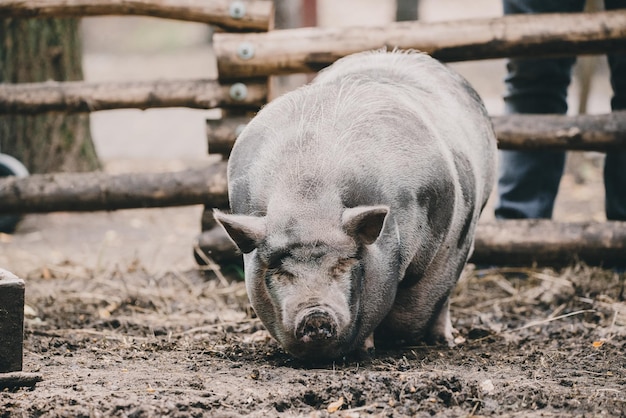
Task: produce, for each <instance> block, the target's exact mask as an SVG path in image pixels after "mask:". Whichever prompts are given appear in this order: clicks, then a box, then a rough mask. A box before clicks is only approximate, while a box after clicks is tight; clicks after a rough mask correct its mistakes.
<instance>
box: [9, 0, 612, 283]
mask: <svg viewBox="0 0 626 418" xmlns="http://www.w3.org/2000/svg"><path fill="white" fill-rule="evenodd" d="M277 1H278V0H277ZM284 1H285V2H286V4H287V5H291V6H292V8H293V5H294V4H296V5H297V4H298V2H296V1H289V0H284ZM401 1H404V0H401ZM295 13H296V14H298V18H304V19H305V20H307V21H309V22H311V21H316V22H317V25H319V26H355V25H385V24H387V23H389V22H392V21H394V20H395V19H396V16H395V15H396V2H395V0H342V1H336V0H317V14H316V15H315V16H310V15H309V16H302V15H301V14H300V10H297V8H296V10H295ZM417 14H418V16H419V19H420V20H422V21H442V20H455V19H468V18H477V17H498V16H501V15H502V9H501V4H500V1H499V0H473V1H471V2H469V1H467V0H421V1H419V7H418V10H417ZM277 23H278V26H289V22H281V21H280V19H278V22H277ZM81 35H82V42H83V70H84V76H85V79H86V80H87V81H113V80H119V81H127V80H156V79H178V78H211V79H215V78H216V77H217V74H216V63H215V58H214V54H213V51H212V47H211V35H212V30H211V28H210V27H208V26H207V25H204V24H198V23H188V22H178V21H173V20H172V21H170V20H165V19H156V18H140V17H92V18H84V19H83V20H82V24H81ZM585 60H586V61H587V65H589V66H590V67H589V68H591V69H592V74H593V75H592V77H591V78H590V80H591V83H590V91H589V99H588V101H587V102H586V110H585V111H586V112H587V113H607V112H610V107H609V101H610V97H611V95H612V92H611V88H610V85H609V80H608V70H607V65H606V59H605V58H604V57H587V58H585ZM580 62H581V61H580V60H579V63H580ZM450 65H451V67H453V68H454V69H456V70H457V71H458V72H460V73H461V74H462V75H463V76H465V77H466V78H467V79H468V80H469V82H470V83H471V84H472V85H473V86H474V87H475V89H476V90H477V91H478V93H479V94H480V95H481V97H482V98H483V100H484V101H485V103H486V106H487V108H488V110H489V112H490V114H491V115H500V114H502V111H503V102H502V94H503V91H504V85H503V78H504V75H505V60H487V61H476V62H465V63H454V64H450ZM578 72H579V71H578V70H577V73H578ZM300 79H301V80H302V79H303V77H300ZM580 80H581V78H580V77H578V76H575V77H574V81H573V83H572V85H571V87H570V94H569V102H570V113H571V114H575V113H577V112H578V111H579V105H580V100H579V98H580V95H581V89H580V87H579V86H580ZM218 112H219V111H217V110H208V111H205V110H193V109H185V108H171V109H148V110H144V111H142V110H132V109H131V110H111V111H102V112H95V113H91V114H90V126H91V128H90V129H91V134H92V138H93V141H94V144H95V146H96V149H97V153H98V156H99V158H100V160H101V161H102V163H103V168H104V170H106V171H107V172H110V173H119V172H137V171H159V170H177V169H183V168H185V167H188V166H190V165H198V164H207V163H209V162H211V161H214V160H215V159H216V158H217V157H215V156H213V157H210V156H209V155H208V153H207V134H206V122H205V120H206V118H207V117H216V116H218V115H219V113H218ZM602 161H603V155H602V154H598V153H574V154H570V157H569V159H568V168H567V169H566V175H565V176H564V177H563V179H562V183H561V192H560V193H559V196H558V198H557V202H556V208H555V214H554V218H555V219H556V220H561V221H565V220H566V221H588V220H603V219H604V188H603V185H602V178H601V167H602ZM491 205H493V199H492V203H491ZM202 209H203V207H202V206H199V205H198V206H190V207H181V208H164V209H135V210H124V211H117V212H94V213H52V214H45V215H29V216H26V217H25V219H24V221H23V222H22V223H21V224H20V225H19V227H18V230H17V233H16V234H14V235H8V234H0V266H3V267H4V268H7V269H9V270H12V271H13V272H14V273H17V274H18V275H21V276H24V277H25V276H26V275H28V274H31V273H32V272H33V271H35V270H36V271H37V272H36V273H34V274H41V271H40V269H41V266H45V267H44V268H52V267H50V266H55V267H54V268H56V269H64V268H69V267H62V266H73V267H72V268H74V267H75V266H77V265H78V266H83V267H85V268H88V269H91V270H95V271H100V270H109V269H115V268H120V266H121V268H129V269H130V268H136V266H137V265H139V266H141V268H145V269H147V270H150V271H153V272H157V271H164V270H172V269H179V270H187V269H191V268H194V267H195V261H194V259H193V255H192V254H193V253H192V243H193V241H194V239H195V237H196V236H197V235H198V234H199V233H200V218H201V214H202ZM483 218H484V219H493V210H492V206H488V208H487V209H486V210H485V212H484V215H483Z"/></svg>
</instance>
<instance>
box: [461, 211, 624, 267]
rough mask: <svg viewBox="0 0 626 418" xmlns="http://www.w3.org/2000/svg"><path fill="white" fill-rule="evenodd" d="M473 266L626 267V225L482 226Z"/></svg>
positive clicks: (546, 223) (517, 222) (522, 223)
mask: <svg viewBox="0 0 626 418" xmlns="http://www.w3.org/2000/svg"><path fill="white" fill-rule="evenodd" d="M470 261H472V262H474V263H477V264H497V265H527V266H528V265H532V264H533V263H536V264H539V265H567V264H571V263H573V262H576V261H584V262H585V263H587V264H591V265H603V266H605V267H610V266H615V265H621V266H624V264H625V263H626V222H618V221H607V222H577V223H560V222H554V221H552V220H548V219H534V220H514V221H511V220H507V221H494V222H485V223H479V225H478V228H477V231H476V241H475V249H474V254H473V256H472V258H471V260H470Z"/></svg>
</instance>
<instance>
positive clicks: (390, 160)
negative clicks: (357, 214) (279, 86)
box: [229, 52, 495, 214]
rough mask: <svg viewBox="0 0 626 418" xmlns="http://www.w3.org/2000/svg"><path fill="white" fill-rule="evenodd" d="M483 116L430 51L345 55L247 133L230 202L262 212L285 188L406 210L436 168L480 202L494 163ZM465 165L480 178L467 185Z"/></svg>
mask: <svg viewBox="0 0 626 418" xmlns="http://www.w3.org/2000/svg"><path fill="white" fill-rule="evenodd" d="M485 120H486V113H485V110H484V107H483V105H482V103H481V102H480V99H479V98H478V97H477V96H476V93H475V92H474V90H473V89H472V88H471V87H470V86H469V85H468V84H467V83H466V82H465V81H464V80H463V79H462V78H460V77H459V76H458V75H456V74H455V73H452V72H450V71H449V70H447V69H446V68H445V67H443V66H442V65H441V64H439V63H438V62H436V61H435V60H433V59H432V58H430V57H428V56H426V55H423V54H418V53H384V52H378V53H362V54H355V55H352V56H349V57H346V58H344V59H342V60H339V61H338V62H337V63H335V64H333V66H331V67H329V68H328V69H327V70H325V71H323V72H321V73H320V75H319V76H318V78H317V79H316V81H315V82H314V83H313V84H312V85H309V86H306V87H303V88H301V89H299V90H297V91H295V92H292V93H290V94H287V95H285V96H283V97H281V98H278V99H277V100H275V101H274V102H272V103H270V104H269V105H267V106H266V107H265V108H264V109H262V110H261V111H260V112H259V114H258V115H257V116H256V118H255V119H254V120H253V121H252V122H251V123H250V124H249V126H248V127H247V128H246V130H245V131H244V132H243V133H242V134H241V136H240V137H239V139H238V140H237V143H236V145H235V147H234V149H233V152H232V154H231V157H230V166H229V184H230V188H231V190H230V193H231V206H232V209H233V211H234V212H236V213H248V214H255V213H256V214H264V212H265V211H266V209H267V205H268V204H269V200H270V199H271V198H272V196H276V195H279V196H280V199H281V200H282V201H285V202H289V201H293V200H295V201H300V202H302V201H307V202H310V204H319V206H320V207H328V206H329V205H335V204H336V203H337V199H339V200H341V204H342V205H343V206H347V207H351V206H357V205H362V204H381V203H383V204H387V205H389V206H391V207H392V209H393V208H396V209H398V211H400V212H402V210H404V209H403V208H408V207H410V206H411V203H412V202H414V201H415V200H416V199H419V196H418V194H419V189H420V188H422V187H423V186H424V179H425V178H429V177H432V176H433V172H434V171H437V170H440V171H445V172H446V175H445V176H444V177H445V180H444V183H446V182H447V184H440V185H439V186H438V187H440V188H444V189H445V188H457V189H458V188H459V187H460V186H463V187H464V188H465V189H466V191H465V194H467V193H470V189H471V193H473V194H474V195H475V198H476V199H479V201H481V202H482V201H484V200H486V196H485V194H486V193H485V191H486V190H489V189H490V187H491V186H490V185H491V182H492V181H493V172H492V171H493V169H492V167H491V165H488V164H487V165H486V166H485V167H486V168H483V167H482V166H481V161H484V160H485V159H489V158H493V153H494V152H495V151H494V150H495V145H494V144H495V139H494V137H493V132H492V130H491V127H490V126H489V125H488V124H485ZM465 171H471V172H472V176H473V177H474V179H473V181H472V182H471V184H470V183H466V184H465V185H460V181H463V180H462V179H461V180H460V179H459V178H460V176H464V175H465V174H464V173H463V172H465ZM320 190H326V192H325V193H323V194H320V193H318V192H319V191H320ZM307 193H308V194H307ZM457 197H460V196H457Z"/></svg>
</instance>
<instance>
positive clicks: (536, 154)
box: [495, 0, 626, 220]
mask: <svg viewBox="0 0 626 418" xmlns="http://www.w3.org/2000/svg"><path fill="white" fill-rule="evenodd" d="M584 4H585V1H584V0H503V5H504V13H505V14H518V13H556V12H580V11H582V10H583V8H584ZM605 7H606V9H607V10H612V9H618V8H626V0H605ZM575 60H576V58H574V57H571V58H550V59H511V60H509V61H508V63H507V70H508V75H507V77H506V79H505V82H506V88H507V93H506V95H505V97H504V101H505V111H506V113H508V114H512V113H535V114H543V113H556V114H565V113H567V88H568V86H569V84H570V80H571V73H572V66H573V65H574V62H575ZM608 61H609V66H610V69H611V86H612V87H613V94H614V95H613V98H612V100H611V107H612V109H613V110H623V109H626V54H613V55H609V56H608ZM499 156H500V161H499V178H498V202H497V203H496V209H495V213H496V218H499V219H517V218H551V217H552V210H553V208H554V199H555V198H556V194H557V191H558V188H559V182H560V180H561V176H562V174H563V167H564V166H565V153H564V152H562V151H508V150H507V151H504V150H503V151H500V152H499ZM604 185H605V190H606V199H605V201H606V216H607V219H613V220H626V151H622V150H615V151H609V152H608V153H607V155H606V160H605V166H604Z"/></svg>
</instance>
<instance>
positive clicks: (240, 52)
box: [237, 42, 254, 60]
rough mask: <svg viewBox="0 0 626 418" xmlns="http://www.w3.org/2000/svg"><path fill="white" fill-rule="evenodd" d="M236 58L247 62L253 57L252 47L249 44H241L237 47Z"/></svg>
mask: <svg viewBox="0 0 626 418" xmlns="http://www.w3.org/2000/svg"><path fill="white" fill-rule="evenodd" d="M237 56H238V57H239V58H241V59H242V60H249V59H251V58H252V57H254V45H252V44H251V43H250V42H242V43H240V44H239V46H238V47H237Z"/></svg>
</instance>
